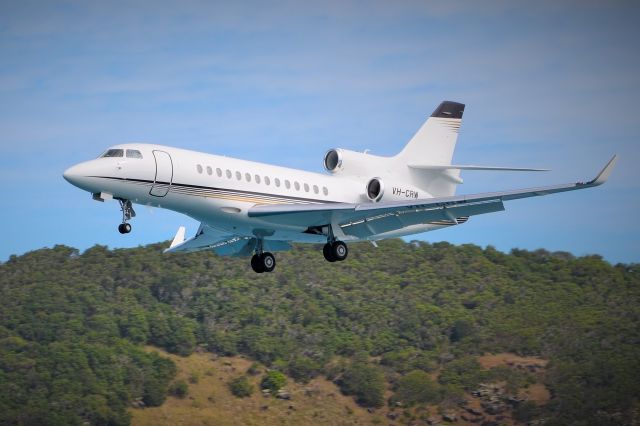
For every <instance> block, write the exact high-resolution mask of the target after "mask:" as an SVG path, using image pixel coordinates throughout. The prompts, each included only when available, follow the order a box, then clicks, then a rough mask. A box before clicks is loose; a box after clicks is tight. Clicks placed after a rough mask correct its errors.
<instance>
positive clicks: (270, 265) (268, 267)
mask: <svg viewBox="0 0 640 426" xmlns="http://www.w3.org/2000/svg"><path fill="white" fill-rule="evenodd" d="M260 263H261V264H262V268H263V270H264V272H272V271H273V270H274V269H276V258H275V257H274V256H273V255H272V254H271V253H269V252H265V253H262V256H260Z"/></svg>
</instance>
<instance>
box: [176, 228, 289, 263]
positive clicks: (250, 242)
mask: <svg viewBox="0 0 640 426" xmlns="http://www.w3.org/2000/svg"><path fill="white" fill-rule="evenodd" d="M184 233H185V229H184V226H181V227H180V228H178V232H177V233H176V236H175V237H174V238H173V242H172V243H171V246H170V247H169V248H168V249H166V250H165V251H164V253H175V252H193V251H200V250H212V251H214V252H215V253H216V254H218V255H220V256H250V255H251V254H253V252H254V250H255V248H256V244H257V241H256V238H255V237H249V236H242V235H235V234H232V233H229V232H225V231H222V230H219V229H215V228H212V227H210V226H208V225H205V224H204V223H201V224H200V227H199V228H198V232H196V235H195V236H194V237H192V238H189V239H188V240H185V239H184ZM263 248H264V250H265V251H283V250H289V249H290V248H291V246H290V245H289V243H287V242H286V241H264V242H263Z"/></svg>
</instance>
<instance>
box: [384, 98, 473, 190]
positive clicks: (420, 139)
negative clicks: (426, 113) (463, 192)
mask: <svg viewBox="0 0 640 426" xmlns="http://www.w3.org/2000/svg"><path fill="white" fill-rule="evenodd" d="M463 113H464V104H461V103H458V102H451V101H444V102H442V103H441V104H440V105H438V108H436V110H435V111H433V114H431V117H429V118H428V119H427V121H426V122H425V123H424V124H423V125H422V127H421V128H420V129H419V130H418V132H417V133H416V134H415V135H414V136H413V138H411V140H410V141H409V143H408V144H407V145H406V146H405V147H404V148H403V149H402V151H400V153H399V154H397V155H396V156H395V158H396V159H397V160H398V161H399V162H402V163H404V164H405V165H407V166H408V165H411V164H431V165H442V166H445V165H450V164H451V159H452V158H453V151H454V149H455V147H456V142H457V141H458V131H459V130H460V125H461V124H462V114H463ZM409 173H410V175H411V180H412V181H413V183H414V184H415V185H416V186H417V187H419V188H422V189H424V190H425V191H427V192H429V193H430V194H431V195H433V196H434V197H442V196H449V195H454V194H455V191H456V187H457V185H458V184H459V183H462V180H461V179H460V171H459V170H452V169H442V170H418V169H413V168H410V170H409Z"/></svg>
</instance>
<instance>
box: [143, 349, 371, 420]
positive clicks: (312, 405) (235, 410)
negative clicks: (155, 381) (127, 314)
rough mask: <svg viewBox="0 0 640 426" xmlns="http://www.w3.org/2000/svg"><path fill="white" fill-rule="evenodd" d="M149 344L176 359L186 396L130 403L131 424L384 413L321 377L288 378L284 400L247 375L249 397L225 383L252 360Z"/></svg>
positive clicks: (354, 416)
mask: <svg viewBox="0 0 640 426" xmlns="http://www.w3.org/2000/svg"><path fill="white" fill-rule="evenodd" d="M147 350H149V351H155V352H158V353H160V355H162V356H164V357H167V358H171V359H172V360H173V361H174V362H175V363H176V365H177V366H178V374H177V376H176V379H175V380H184V381H185V382H188V383H189V393H188V395H187V396H186V398H184V399H180V398H175V397H171V396H170V397H168V398H167V401H166V402H165V403H164V404H163V405H162V406H160V407H153V408H144V409H131V410H130V412H131V414H132V424H133V425H139V426H146V425H149V426H151V425H154V426H155V425H169V424H170V425H184V426H191V425H211V426H225V425H229V426H231V425H292V426H293V425H371V424H380V419H381V418H382V417H383V414H382V413H381V412H380V411H379V412H378V413H373V414H372V413H369V412H367V410H365V409H363V408H361V407H359V406H358V405H357V404H356V403H355V402H354V401H353V399H352V398H350V397H346V396H343V395H341V394H340V390H339V389H338V387H337V386H336V385H335V384H333V383H332V382H330V381H328V380H326V379H323V378H317V379H314V380H313V381H311V382H310V383H309V384H307V385H301V384H297V383H294V382H293V380H292V379H288V381H287V385H286V386H285V389H287V390H288V391H289V392H290V394H291V400H289V401H286V400H280V399H276V398H274V397H268V398H266V397H264V396H263V395H262V393H261V392H260V391H259V389H260V380H261V378H262V374H260V375H256V376H250V375H249V376H247V377H248V379H249V381H250V382H251V383H252V384H253V385H254V386H255V389H256V391H255V392H254V394H253V395H252V396H250V397H248V398H237V397H235V396H233V395H232V394H231V392H230V391H229V387H228V386H227V383H228V382H229V381H231V380H232V379H233V378H235V377H237V376H238V375H240V374H244V373H245V372H246V370H247V369H248V368H249V367H250V366H251V364H252V362H251V361H249V360H246V359H244V358H241V357H216V356H215V355H212V354H210V353H194V354H192V355H190V356H188V357H180V356H176V355H171V354H169V353H167V352H164V351H162V350H160V349H157V348H152V347H148V348H147ZM262 371H264V368H262ZM193 375H197V377H198V378H199V379H198V380H197V382H195V383H193V382H192V381H190V378H192V377H193ZM306 390H310V392H309V391H306ZM265 407H267V408H265ZM290 407H292V408H290Z"/></svg>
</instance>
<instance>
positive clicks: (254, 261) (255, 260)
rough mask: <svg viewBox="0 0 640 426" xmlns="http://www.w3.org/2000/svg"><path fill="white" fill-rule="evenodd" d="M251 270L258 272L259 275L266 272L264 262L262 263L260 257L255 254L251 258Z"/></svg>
mask: <svg viewBox="0 0 640 426" xmlns="http://www.w3.org/2000/svg"><path fill="white" fill-rule="evenodd" d="M251 269H253V271H254V272H257V273H258V274H261V273H263V272H264V267H263V266H262V262H261V261H260V256H258V255H257V254H254V255H253V257H252V258H251Z"/></svg>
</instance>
